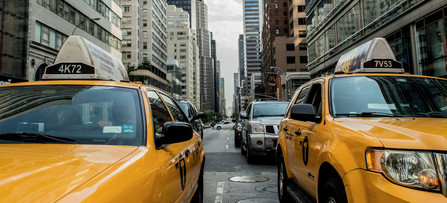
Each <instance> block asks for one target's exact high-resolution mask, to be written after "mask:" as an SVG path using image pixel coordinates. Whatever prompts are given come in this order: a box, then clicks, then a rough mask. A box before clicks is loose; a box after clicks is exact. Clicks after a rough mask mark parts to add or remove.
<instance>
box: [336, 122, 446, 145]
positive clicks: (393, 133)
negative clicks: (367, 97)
mask: <svg viewBox="0 0 447 203" xmlns="http://www.w3.org/2000/svg"><path fill="white" fill-rule="evenodd" d="M336 123H337V124H340V125H342V126H344V127H347V128H349V129H351V130H355V131H358V132H360V133H362V134H363V135H365V136H370V137H376V138H378V139H379V140H380V142H382V144H383V145H384V147H385V148H396V149H420V150H446V146H447V119H445V118H337V119H336Z"/></svg>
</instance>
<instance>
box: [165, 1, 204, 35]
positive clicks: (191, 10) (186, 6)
mask: <svg viewBox="0 0 447 203" xmlns="http://www.w3.org/2000/svg"><path fill="white" fill-rule="evenodd" d="M167 2H168V4H169V5H175V7H177V8H181V9H183V10H184V11H186V12H188V14H189V16H190V19H189V25H190V28H191V29H194V30H195V29H196V27H197V19H196V16H197V9H196V4H197V2H196V0H167Z"/></svg>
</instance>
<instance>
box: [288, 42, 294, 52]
mask: <svg viewBox="0 0 447 203" xmlns="http://www.w3.org/2000/svg"><path fill="white" fill-rule="evenodd" d="M286 51H295V44H286Z"/></svg>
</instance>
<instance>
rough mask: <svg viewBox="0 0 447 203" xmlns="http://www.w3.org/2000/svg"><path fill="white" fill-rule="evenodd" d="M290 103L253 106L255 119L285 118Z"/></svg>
mask: <svg viewBox="0 0 447 203" xmlns="http://www.w3.org/2000/svg"><path fill="white" fill-rule="evenodd" d="M287 105H288V103H263V104H255V105H253V117H278V116H279V117H283V116H284V113H285V111H286V108H287Z"/></svg>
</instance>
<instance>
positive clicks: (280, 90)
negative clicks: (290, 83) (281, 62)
mask: <svg viewBox="0 0 447 203" xmlns="http://www.w3.org/2000/svg"><path fill="white" fill-rule="evenodd" d="M273 69H277V70H278V72H276V74H277V75H278V80H277V82H278V101H282V85H281V78H282V77H281V76H282V75H283V73H284V71H283V70H282V69H281V68H278V67H275V66H270V70H273ZM279 72H281V76H280V75H279V74H278V73H279ZM283 79H284V78H283Z"/></svg>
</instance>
